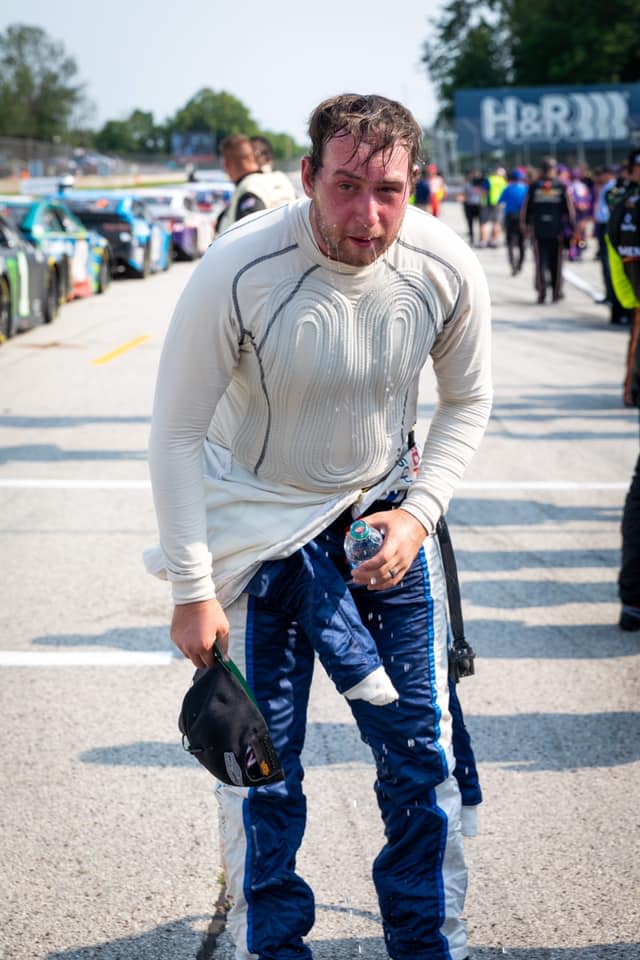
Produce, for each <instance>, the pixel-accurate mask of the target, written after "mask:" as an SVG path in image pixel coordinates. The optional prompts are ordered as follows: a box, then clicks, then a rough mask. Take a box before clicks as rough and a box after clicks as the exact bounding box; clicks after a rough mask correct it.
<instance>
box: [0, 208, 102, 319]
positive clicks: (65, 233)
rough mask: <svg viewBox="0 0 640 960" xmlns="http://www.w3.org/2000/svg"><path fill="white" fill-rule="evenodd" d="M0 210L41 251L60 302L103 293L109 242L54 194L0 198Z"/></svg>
mask: <svg viewBox="0 0 640 960" xmlns="http://www.w3.org/2000/svg"><path fill="white" fill-rule="evenodd" d="M0 204H1V206H2V212H3V213H4V215H5V216H6V217H8V218H9V219H10V220H11V221H12V222H13V224H14V225H15V226H16V227H17V228H18V229H19V231H20V232H21V234H22V235H23V237H25V238H26V239H27V240H28V241H29V242H30V243H32V244H33V245H34V246H35V247H37V248H38V249H39V250H41V251H42V252H43V253H44V255H45V257H46V258H47V262H48V264H49V265H50V266H51V267H52V268H53V270H54V271H55V275H56V286H57V289H58V291H59V298H60V302H61V303H64V302H65V300H73V299H74V298H75V297H88V296H90V295H91V294H92V293H103V292H104V291H105V290H106V289H107V287H108V286H109V282H110V280H111V254H110V252H109V244H108V243H107V241H106V240H105V239H104V237H103V236H101V234H99V233H95V231H93V230H87V228H86V227H85V226H84V224H82V223H81V222H80V221H79V220H78V218H77V217H76V216H75V214H73V213H72V212H71V210H69V208H68V207H67V206H66V205H65V204H64V203H62V201H60V200H57V199H55V198H53V197H49V198H47V197H26V196H14V197H2V198H0Z"/></svg>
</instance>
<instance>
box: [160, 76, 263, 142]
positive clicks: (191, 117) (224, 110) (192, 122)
mask: <svg viewBox="0 0 640 960" xmlns="http://www.w3.org/2000/svg"><path fill="white" fill-rule="evenodd" d="M168 126H169V127H170V128H171V129H172V130H175V131H176V132H178V133H189V132H204V131H207V132H209V131H210V132H211V133H213V134H215V136H216V140H217V142H218V143H220V142H221V141H222V140H224V138H225V137H228V136H229V135H230V134H232V133H246V134H247V136H252V135H253V134H256V133H258V132H259V130H258V126H257V124H256V122H255V121H254V120H253V118H252V116H251V114H250V113H249V111H248V110H247V108H246V107H245V105H244V104H243V103H242V102H241V101H240V100H237V99H236V97H234V96H232V95H231V94H230V93H225V91H222V92H221V93H216V92H215V91H213V90H211V89H210V88H209V87H203V88H202V89H201V90H199V91H198V92H197V93H196V94H195V96H193V97H192V98H191V99H190V100H188V101H187V103H186V104H185V105H184V107H182V109H181V110H178V112H177V113H176V115H175V116H174V117H173V119H172V120H170V121H169V122H168Z"/></svg>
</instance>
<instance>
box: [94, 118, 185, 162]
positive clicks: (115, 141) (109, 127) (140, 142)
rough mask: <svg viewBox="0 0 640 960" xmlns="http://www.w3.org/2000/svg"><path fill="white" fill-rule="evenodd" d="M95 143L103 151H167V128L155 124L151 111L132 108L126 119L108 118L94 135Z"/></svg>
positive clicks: (128, 152)
mask: <svg viewBox="0 0 640 960" xmlns="http://www.w3.org/2000/svg"><path fill="white" fill-rule="evenodd" d="M94 139H95V145H96V148H97V149H98V150H101V151H102V152H103V153H124V154H130V153H136V154H144V153H148V154H155V153H167V152H168V149H169V147H168V142H167V130H166V128H165V127H164V126H158V125H156V123H155V121H154V119H153V113H146V112H145V111H144V110H134V111H133V113H131V114H130V115H129V117H128V119H127V120H108V121H107V122H106V123H105V125H104V126H103V127H102V129H101V130H99V131H98V133H97V134H96V135H95V138H94Z"/></svg>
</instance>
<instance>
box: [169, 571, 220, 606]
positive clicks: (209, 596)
mask: <svg viewBox="0 0 640 960" xmlns="http://www.w3.org/2000/svg"><path fill="white" fill-rule="evenodd" d="M171 591H172V593H173V602H174V603H175V604H176V605H180V604H183V603H197V602H199V601H200V600H215V598H216V588H215V586H214V584H213V580H212V579H211V577H210V576H206V577H200V579H199V580H178V581H176V580H174V581H173V582H172V584H171Z"/></svg>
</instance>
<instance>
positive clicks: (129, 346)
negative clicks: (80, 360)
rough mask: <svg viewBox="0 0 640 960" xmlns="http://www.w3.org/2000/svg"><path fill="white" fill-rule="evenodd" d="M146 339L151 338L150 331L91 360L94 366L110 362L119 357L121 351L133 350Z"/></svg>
mask: <svg viewBox="0 0 640 960" xmlns="http://www.w3.org/2000/svg"><path fill="white" fill-rule="evenodd" d="M147 340H151V334H150V333H145V334H143V336H141V337H136V338H135V340H129V341H128V342H127V343H123V344H122V346H120V347H116V349H115V350H111V352H110V353H105V354H104V355H103V356H102V357H97V358H96V359H95V360H92V361H91V362H92V363H94V364H96V366H101V365H102V364H104V363H111V361H112V360H115V359H116V358H117V357H121V356H122V354H123V353H128V352H129V350H134V349H135V348H136V347H139V346H140V344H141V343H145V342H146V341H147Z"/></svg>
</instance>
